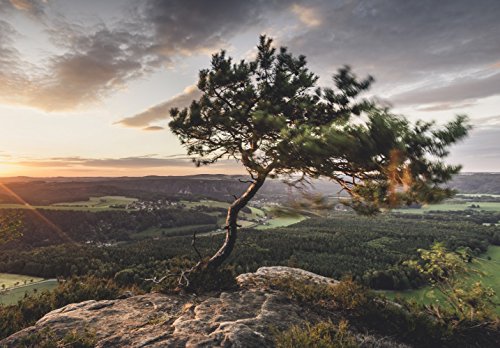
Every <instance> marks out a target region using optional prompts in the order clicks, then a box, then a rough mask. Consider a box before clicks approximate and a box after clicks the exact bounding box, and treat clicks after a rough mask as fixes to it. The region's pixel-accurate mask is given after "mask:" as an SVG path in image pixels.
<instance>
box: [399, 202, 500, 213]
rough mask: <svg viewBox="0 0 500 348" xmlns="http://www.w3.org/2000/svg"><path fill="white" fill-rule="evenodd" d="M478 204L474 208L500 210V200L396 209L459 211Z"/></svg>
mask: <svg viewBox="0 0 500 348" xmlns="http://www.w3.org/2000/svg"><path fill="white" fill-rule="evenodd" d="M473 204H474V205H476V206H477V205H478V206H479V208H473V209H474V210H485V211H494V212H500V202H473V201H471V202H444V203H440V204H432V205H426V206H424V207H422V208H418V209H394V212H398V213H411V214H423V213H425V212H428V211H457V210H466V209H471V205H473Z"/></svg>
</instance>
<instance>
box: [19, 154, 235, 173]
mask: <svg viewBox="0 0 500 348" xmlns="http://www.w3.org/2000/svg"><path fill="white" fill-rule="evenodd" d="M10 163H11V164H15V165H19V166H24V167H32V168H39V169H43V168H65V169H78V170H80V169H99V168H102V169H106V168H109V169H148V168H153V169H154V168H169V167H176V168H194V167H195V166H194V164H193V161H192V159H191V158H190V157H187V156H183V155H180V156H168V157H161V156H157V155H144V156H131V157H122V158H85V157H54V158H46V159H26V160H23V161H18V162H10ZM213 166H215V167H218V168H230V169H235V168H239V167H240V166H239V165H237V164H236V163H235V161H233V160H221V161H219V162H218V163H216V164H214V165H213Z"/></svg>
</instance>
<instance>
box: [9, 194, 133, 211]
mask: <svg viewBox="0 0 500 348" xmlns="http://www.w3.org/2000/svg"><path fill="white" fill-rule="evenodd" d="M134 201H137V199H136V198H130V197H123V196H104V197H91V198H90V199H89V200H88V201H81V202H67V203H56V204H52V205H28V204H12V203H7V204H0V209H47V210H81V211H92V212H98V211H105V210H125V208H115V207H112V206H113V205H127V204H129V203H132V202H134Z"/></svg>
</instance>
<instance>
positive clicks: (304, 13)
mask: <svg viewBox="0 0 500 348" xmlns="http://www.w3.org/2000/svg"><path fill="white" fill-rule="evenodd" d="M292 12H293V13H294V14H295V15H296V16H297V18H298V19H299V20H300V21H301V22H302V23H303V24H305V25H306V26H308V27H317V26H318V25H320V24H321V22H322V21H321V18H320V16H319V15H318V11H317V10H316V9H313V8H308V7H305V6H301V5H299V4H293V5H292Z"/></svg>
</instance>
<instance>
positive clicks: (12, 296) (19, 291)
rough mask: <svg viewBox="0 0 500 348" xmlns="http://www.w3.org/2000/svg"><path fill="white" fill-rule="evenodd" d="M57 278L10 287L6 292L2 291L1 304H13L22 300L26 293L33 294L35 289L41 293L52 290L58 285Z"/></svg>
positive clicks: (0, 295) (0, 293)
mask: <svg viewBox="0 0 500 348" xmlns="http://www.w3.org/2000/svg"><path fill="white" fill-rule="evenodd" d="M57 284H58V282H57V280H56V279H48V280H42V281H39V282H37V283H33V284H28V285H25V286H20V287H16V288H13V289H8V290H6V291H5V292H0V305H13V304H16V303H17V301H19V300H21V299H22V298H23V297H24V296H25V294H33V293H34V292H35V291H36V292H37V293H41V292H43V291H50V290H52V289H54V288H55V287H57Z"/></svg>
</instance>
